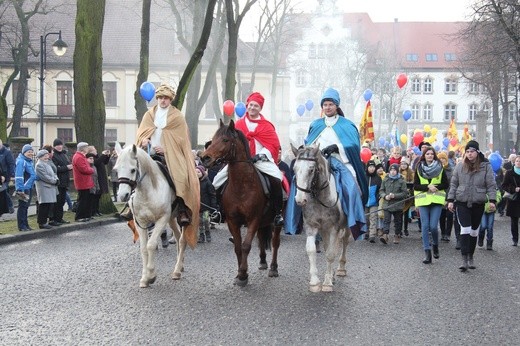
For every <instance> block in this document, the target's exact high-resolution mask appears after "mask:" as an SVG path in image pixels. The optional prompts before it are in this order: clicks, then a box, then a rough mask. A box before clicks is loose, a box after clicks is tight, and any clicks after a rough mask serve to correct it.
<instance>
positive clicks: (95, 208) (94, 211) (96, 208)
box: [90, 193, 101, 216]
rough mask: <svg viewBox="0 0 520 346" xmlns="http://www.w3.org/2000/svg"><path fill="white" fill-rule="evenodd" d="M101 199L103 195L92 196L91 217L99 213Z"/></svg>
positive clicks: (93, 194) (95, 194) (94, 194)
mask: <svg viewBox="0 0 520 346" xmlns="http://www.w3.org/2000/svg"><path fill="white" fill-rule="evenodd" d="M100 199H101V195H100V194H97V193H91V194H90V201H91V202H92V209H91V215H90V216H92V215H96V214H97V213H99V200H100Z"/></svg>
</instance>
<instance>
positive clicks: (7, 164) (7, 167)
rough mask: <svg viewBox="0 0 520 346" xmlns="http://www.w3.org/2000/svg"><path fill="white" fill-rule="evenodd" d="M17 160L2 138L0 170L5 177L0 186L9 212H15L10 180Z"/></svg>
mask: <svg viewBox="0 0 520 346" xmlns="http://www.w3.org/2000/svg"><path fill="white" fill-rule="evenodd" d="M15 166H16V165H15V162H14V157H13V154H12V153H11V150H9V148H8V147H7V145H4V144H3V142H2V140H1V139H0V170H1V171H2V176H3V177H4V178H5V181H4V182H3V185H2V187H0V200H2V202H4V201H5V203H7V210H8V212H9V213H11V214H12V213H14V208H13V202H12V201H11V197H10V196H9V181H10V180H11V178H14V168H15Z"/></svg>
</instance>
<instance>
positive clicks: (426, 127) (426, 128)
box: [424, 125, 432, 132]
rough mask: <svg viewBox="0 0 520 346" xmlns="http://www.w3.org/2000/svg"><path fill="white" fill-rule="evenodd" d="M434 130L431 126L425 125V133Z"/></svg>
mask: <svg viewBox="0 0 520 346" xmlns="http://www.w3.org/2000/svg"><path fill="white" fill-rule="evenodd" d="M431 130H432V128H431V127H430V125H424V132H430V131H431Z"/></svg>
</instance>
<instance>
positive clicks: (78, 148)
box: [76, 142, 88, 150]
mask: <svg viewBox="0 0 520 346" xmlns="http://www.w3.org/2000/svg"><path fill="white" fill-rule="evenodd" d="M85 147H88V143H87V142H79V143H78V145H77V147H76V149H77V150H81V149H83V148H85Z"/></svg>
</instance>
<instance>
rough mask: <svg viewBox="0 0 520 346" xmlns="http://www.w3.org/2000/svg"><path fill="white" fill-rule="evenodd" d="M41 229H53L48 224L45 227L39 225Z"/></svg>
mask: <svg viewBox="0 0 520 346" xmlns="http://www.w3.org/2000/svg"><path fill="white" fill-rule="evenodd" d="M38 226H39V228H40V229H51V228H52V226H49V225H47V224H44V225H38Z"/></svg>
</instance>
